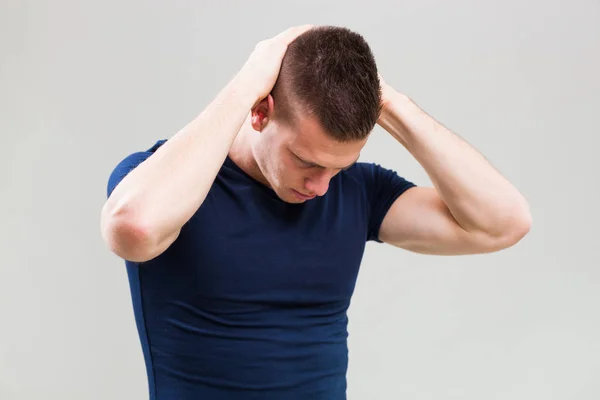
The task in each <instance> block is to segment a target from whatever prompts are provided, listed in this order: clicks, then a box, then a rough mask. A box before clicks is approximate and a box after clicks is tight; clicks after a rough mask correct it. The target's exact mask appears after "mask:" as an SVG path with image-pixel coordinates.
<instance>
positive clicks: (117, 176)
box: [106, 140, 165, 197]
mask: <svg viewBox="0 0 600 400" xmlns="http://www.w3.org/2000/svg"><path fill="white" fill-rule="evenodd" d="M164 142H165V140H159V141H158V142H156V144H154V146H152V147H151V148H149V149H148V150H145V151H138V152H135V153H132V154H129V155H128V156H127V157H125V158H124V159H123V160H121V161H120V162H119V163H118V164H117V166H116V167H115V168H114V169H113V170H112V172H111V173H110V176H109V177H108V184H107V187H106V197H110V195H111V194H112V192H113V190H115V188H116V187H117V185H118V184H119V183H120V182H121V181H122V180H123V178H125V177H126V176H127V174H128V173H130V172H131V171H133V170H134V169H135V168H136V167H137V166H138V165H140V164H141V163H142V162H144V161H145V160H146V159H147V158H148V157H150V156H151V155H152V154H154V152H155V151H156V150H157V149H158V148H159V147H160V146H162V144H163V143H164Z"/></svg>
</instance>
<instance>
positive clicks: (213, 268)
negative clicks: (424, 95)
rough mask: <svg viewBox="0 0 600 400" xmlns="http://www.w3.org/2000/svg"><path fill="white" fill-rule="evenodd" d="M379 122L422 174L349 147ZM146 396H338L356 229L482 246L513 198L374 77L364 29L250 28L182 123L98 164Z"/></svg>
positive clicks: (508, 230) (375, 235) (484, 249)
mask: <svg viewBox="0 0 600 400" xmlns="http://www.w3.org/2000/svg"><path fill="white" fill-rule="evenodd" d="M377 123H379V124H380V125H381V126H382V127H383V128H384V129H385V130H386V131H387V132H389V133H390V134H391V135H392V136H393V137H394V138H395V139H397V141H398V142H399V143H400V144H402V145H403V146H404V147H405V148H406V149H408V151H410V153H411V154H412V155H413V156H414V157H415V158H416V159H417V160H418V161H419V162H420V164H421V165H422V166H423V168H424V169H425V170H426V171H427V173H428V174H429V176H430V177H431V180H432V182H433V184H434V187H431V188H428V187H417V186H416V185H415V184H413V183H411V182H410V181H408V180H405V179H404V178H402V177H400V176H399V175H397V174H396V173H395V172H394V171H391V170H388V169H385V168H383V167H381V166H379V165H376V164H370V163H362V162H357V159H358V158H359V155H360V152H361V149H362V148H363V146H364V145H365V143H366V141H367V139H368V137H369V134H370V132H371V131H372V129H373V128H374V126H375V124H377ZM108 196H109V197H108V201H107V202H106V205H105V206H104V208H103V211H102V223H101V225H102V235H103V238H104V239H105V241H106V243H107V244H108V246H109V247H110V249H111V250H112V251H113V252H114V253H115V254H117V255H119V256H120V257H122V258H123V259H124V260H126V265H127V271H128V274H129V279H130V286H131V293H132V299H133V304H134V310H135V317H136V322H137V326H138V330H139V335H140V339H141V343H142V349H143V351H144V357H145V361H146V367H147V374H148V380H149V389H150V397H151V399H158V400H167V399H185V400H187V399H261V400H269V399H286V400H293V399H308V398H310V399H327V400H336V399H345V398H346V394H345V393H346V371H347V363H348V353H347V342H346V339H347V330H346V328H347V317H346V311H347V308H348V306H349V304H350V299H351V296H352V293H353V290H354V286H355V282H356V278H357V273H358V270H359V265H360V262H361V258H362V256H363V251H364V248H365V243H366V241H368V240H373V241H377V242H385V243H389V244H391V245H394V246H397V247H399V248H402V249H406V250H409V251H414V252H420V253H427V254H445V255H450V254H474V253H488V252H493V251H498V250H500V249H504V248H507V247H509V246H511V245H513V244H515V243H517V242H518V241H519V240H520V239H521V238H522V237H523V236H524V235H525V234H526V233H527V232H528V230H529V227H530V223H531V222H530V221H531V217H530V214H529V210H528V205H527V202H526V200H525V199H524V198H523V196H521V195H520V194H519V192H518V191H517V190H516V189H515V188H514V187H513V186H512V185H511V184H510V183H509V182H508V181H507V180H506V179H504V178H503V177H502V176H501V175H500V174H499V173H498V172H497V171H496V170H495V169H493V168H492V166H490V165H489V164H488V163H487V162H486V160H485V159H484V157H482V156H481V155H480V154H479V153H477V152H476V151H475V150H474V149H473V148H471V147H470V146H469V145H468V144H466V143H465V142H464V141H462V140H460V139H459V138H458V137H457V136H456V135H454V134H453V133H451V132H449V131H448V130H447V129H445V128H444V127H442V126H441V125H439V124H438V123H436V122H435V121H434V120H433V119H432V118H430V117H429V116H428V115H427V114H425V113H424V112H423V111H421V110H420V109H419V108H418V107H417V106H416V105H415V104H413V103H412V102H411V101H410V100H409V99H408V98H407V97H406V96H404V95H402V94H401V93H398V92H397V91H395V90H394V89H393V88H391V87H390V86H389V85H387V84H386V83H385V82H383V80H381V79H380V77H379V74H378V72H377V67H376V64H375V61H374V58H373V55H372V53H371V50H370V49H369V47H368V45H367V44H366V43H365V41H364V40H363V38H362V37H361V36H360V35H358V34H356V33H353V32H351V31H349V30H347V29H344V28H337V27H312V26H301V27H295V28H290V29H289V30H287V31H285V32H283V33H281V34H279V35H278V36H276V37H274V38H272V39H269V40H265V41H263V42H261V43H259V44H258V45H257V46H256V48H255V50H254V52H253V53H252V54H251V56H250V57H249V59H248V60H247V62H246V63H245V65H244V66H243V68H242V69H241V70H240V71H239V73H238V74H237V75H236V76H235V77H234V78H233V79H232V80H231V82H229V83H228V85H227V86H226V87H225V88H224V89H223V90H222V91H221V92H220V93H219V94H218V96H217V97H216V98H215V99H214V100H213V101H212V102H211V103H210V104H209V105H208V106H207V108H206V109H205V110H204V111H202V112H201V113H200V114H199V116H198V117H197V118H195V119H194V120H193V121H191V122H190V123H189V124H188V125H187V126H185V127H184V128H183V129H182V130H181V131H180V132H178V133H177V134H175V135H174V136H172V137H171V138H170V139H169V140H161V141H159V142H157V143H156V144H155V145H154V146H152V147H151V148H150V149H148V150H147V151H142V152H137V153H134V154H131V155H129V156H128V157H126V158H125V159H124V160H123V161H122V162H120V163H119V165H118V166H117V167H116V168H115V170H114V171H113V173H112V174H111V177H110V179H109V185H108Z"/></svg>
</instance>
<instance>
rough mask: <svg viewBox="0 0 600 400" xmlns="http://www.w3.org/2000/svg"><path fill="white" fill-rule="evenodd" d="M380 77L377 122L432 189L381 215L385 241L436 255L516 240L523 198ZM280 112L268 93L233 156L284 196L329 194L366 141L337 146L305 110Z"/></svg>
mask: <svg viewBox="0 0 600 400" xmlns="http://www.w3.org/2000/svg"><path fill="white" fill-rule="evenodd" d="M381 82H382V89H383V99H382V100H383V104H382V113H381V116H380V118H379V120H378V121H377V122H378V124H379V125H380V126H381V127H383V128H384V130H385V131H387V132H388V133H389V134H390V135H392V137H394V138H395V139H396V141H397V142H398V143H399V144H401V145H402V146H403V147H404V148H405V149H407V150H408V151H409V152H410V153H411V154H412V155H413V156H414V157H415V158H416V159H417V161H418V162H419V163H420V164H421V166H423V168H424V169H425V170H426V171H427V173H428V175H429V176H430V177H431V179H432V182H433V187H416V188H412V189H410V190H408V191H407V192H405V193H404V194H403V195H402V196H400V197H399V198H398V199H397V200H396V201H395V202H394V204H393V205H392V206H391V208H390V210H389V211H388V213H387V215H386V216H385V218H384V220H383V223H382V225H381V228H380V232H379V236H380V239H381V240H382V241H383V242H385V243H388V244H391V245H393V246H395V247H399V248H403V249H406V250H409V251H413V252H417V253H423V254H432V255H465V254H481V253H490V252H494V251H499V250H502V249H505V248H508V247H510V246H513V245H514V244H516V243H518V242H519V241H520V240H521V239H522V238H523V237H524V236H525V235H526V234H527V233H528V232H529V229H530V226H531V214H530V212H529V205H528V203H527V201H526V200H525V199H524V197H523V196H522V195H521V194H520V193H519V192H518V191H517V189H516V188H515V187H514V186H513V185H512V184H511V183H510V182H509V181H508V180H507V179H506V178H504V177H503V176H502V175H501V174H500V173H499V172H498V171H497V170H496V169H495V168H493V167H492V166H491V165H490V164H489V163H488V162H487V161H486V159H485V158H484V157H483V156H482V155H481V154H480V153H479V152H477V151H476V150H475V149H474V148H473V147H471V146H470V145H468V144H467V143H466V142H465V141H463V140H462V139H460V138H459V137H458V136H457V135H455V134H454V133H452V132H450V131H449V130H448V129H446V128H445V127H443V126H442V125H441V124H439V123H438V122H437V121H435V120H434V119H433V118H432V117H430V116H429V115H427V114H426V113H425V112H424V111H423V110H421V109H420V108H418V107H417V106H416V104H414V103H413V102H412V101H410V99H408V97H406V96H405V95H403V94H401V93H399V92H397V91H396V90H394V89H393V88H392V87H391V86H389V85H388V84H387V83H386V82H385V81H384V80H383V79H381ZM276 109H277V105H276V104H274V101H273V98H272V97H271V96H267V98H265V99H264V100H263V101H261V102H260V103H259V104H258V105H257V106H256V107H255V108H253V110H252V112H251V114H250V116H249V118H248V119H247V120H246V122H245V124H244V125H243V126H242V129H241V131H240V133H239V135H238V138H237V139H236V141H235V142H234V145H233V146H232V148H231V151H230V157H231V158H232V159H233V160H234V161H235V162H236V163H237V164H238V165H239V166H240V167H241V168H242V169H244V170H245V171H246V172H247V173H248V174H249V175H251V176H253V177H254V178H255V179H257V180H258V181H260V182H262V183H263V184H265V185H267V186H269V187H271V188H272V189H273V190H274V191H275V192H276V193H277V195H278V196H279V197H280V198H281V199H282V200H284V201H287V202H290V203H301V202H304V201H310V199H307V198H302V197H300V196H299V195H298V192H299V193H300V194H305V195H308V196H323V195H325V193H326V192H327V189H328V186H329V182H330V180H331V178H332V177H333V176H335V175H336V174H338V173H339V172H340V171H341V170H342V169H343V168H346V167H348V166H351V165H352V164H353V163H354V162H355V161H356V160H357V159H358V157H359V155H360V151H361V150H362V148H363V147H364V145H365V144H366V142H367V138H365V139H364V140H362V141H356V142H350V143H340V142H337V141H335V140H333V139H332V138H331V137H330V136H329V135H327V132H325V131H324V129H323V128H322V127H321V126H320V124H319V123H318V121H316V120H315V119H314V118H311V117H310V116H308V115H307V116H304V117H301V116H300V117H298V118H296V121H295V123H294V124H292V125H291V126H290V125H287V124H284V123H280V122H278V121H277V118H276V116H277V113H276ZM473 171H477V173H473Z"/></svg>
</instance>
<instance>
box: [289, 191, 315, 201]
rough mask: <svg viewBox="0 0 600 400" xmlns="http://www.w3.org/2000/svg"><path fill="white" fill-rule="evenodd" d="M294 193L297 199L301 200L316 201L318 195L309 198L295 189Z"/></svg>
mask: <svg viewBox="0 0 600 400" xmlns="http://www.w3.org/2000/svg"><path fill="white" fill-rule="evenodd" d="M292 191H293V192H294V194H295V195H296V196H297V197H299V198H301V199H302V200H310V199H314V198H315V197H316V195H314V194H313V195H312V196H308V195H305V194H302V193H300V192H299V191H297V190H294V189H292Z"/></svg>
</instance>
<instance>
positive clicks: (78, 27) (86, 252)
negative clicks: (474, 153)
mask: <svg viewBox="0 0 600 400" xmlns="http://www.w3.org/2000/svg"><path fill="white" fill-rule="evenodd" d="M306 22H308V23H314V24H334V25H344V26H347V27H350V28H352V29H355V30H357V31H359V32H361V33H362V34H364V36H365V37H366V38H367V40H368V41H369V42H370V43H371V45H372V47H373V49H374V52H375V54H376V57H377V60H378V63H379V65H380V68H381V71H382V74H383V76H384V77H385V78H386V80H387V81H388V82H389V83H391V84H392V85H393V86H395V87H396V88H397V89H398V90H400V91H403V92H404V93H406V94H408V95H409V96H411V97H412V98H413V99H414V100H415V101H416V102H417V103H418V104H419V105H420V106H422V107H423V108H424V109H425V110H426V111H427V112H429V113H430V114H432V115H433V116H434V117H435V118H436V119H438V120H439V121H441V122H442V123H444V124H445V125H446V126H448V127H449V128H451V129H453V130H454V131H455V132H457V133H459V134H460V135H461V136H462V137H463V138H465V139H466V140H467V141H469V142H470V143H471V144H473V145H474V146H475V147H476V148H478V149H479V150H480V151H481V152H483V154H484V155H485V156H486V157H487V158H488V159H489V160H490V161H491V162H492V163H493V164H494V165H495V166H496V167H498V168H499V169H500V170H501V172H502V173H503V174H505V175H506V176H507V177H508V178H509V179H511V180H512V181H513V182H514V183H515V185H516V186H517V187H518V188H519V189H520V190H522V192H523V193H524V194H525V195H526V197H527V198H528V199H529V201H530V203H531V207H532V212H533V219H534V224H533V228H532V231H531V233H530V234H529V235H528V236H527V237H526V238H525V239H524V240H523V241H522V242H521V243H519V244H518V245H517V246H515V247H513V248H511V249H508V250H505V251H502V252H500V253H496V254H493V255H484V256H469V257H433V256H421V255H416V254H411V253H407V252H404V251H400V250H396V249H394V248H391V247H389V246H386V245H379V244H369V245H368V247H367V252H366V254H365V259H364V264H363V269H362V271H361V275H360V277H359V282H358V287H357V290H356V295H355V298H354V301H353V304H352V308H351V311H350V318H351V322H350V339H349V340H350V343H349V345H350V359H351V360H350V371H349V374H348V378H349V389H348V393H349V398H350V399H355V400H356V399H415V400H424V399H436V400H438V399H457V400H458V399H461V400H462V399H511V400H514V399H528V400H530V399H544V400H550V399H561V400H562V399H577V400H584V399H585V400H592V399H598V398H600V312H599V311H600V310H599V305H600V262H599V257H598V252H597V249H598V246H599V245H600V240H599V236H600V235H599V234H598V228H597V227H598V223H599V222H600V218H599V211H598V210H599V207H598V205H599V204H600V193H599V191H598V180H597V173H598V172H599V171H600V168H599V166H598V147H597V146H598V133H599V132H598V122H597V121H598V120H597V116H598V111H599V110H600V96H599V94H598V93H599V90H600V79H599V77H598V73H599V71H600V56H599V50H600V3H599V2H598V1H597V0H576V1H568V0H562V1H558V0H550V1H549V0H544V1H542V0H535V1H531V0H529V1H519V0H511V1H502V2H501V1H475V0H471V1H467V0H461V1H452V2H448V1H442V0H438V1H433V0H426V1H424V0H419V1H416V0H413V1H395V2H383V1H368V2H364V1H362V2H348V1H342V0H340V1H336V2H324V1H306V0H303V1H297V2H292V1H265V0H263V1H260V2H241V1H239V2H238V1H221V2H208V1H191V0H188V1H169V2H167V1H157V0H154V1H147V0H145V1H141V0H137V1H125V2H122V1H116V0H110V1H102V2H100V1H97V2H81V1H75V0H71V1H66V0H61V1H37V2H33V1H22V0H21V1H17V0H12V1H10V0H9V1H7V0H3V1H2V3H1V8H0V48H1V53H0V57H1V62H0V68H1V69H0V71H1V80H0V133H1V141H0V146H1V147H0V149H1V150H2V157H1V158H0V163H1V164H0V167H1V168H0V171H1V172H0V173H1V174H2V180H1V185H0V190H1V191H2V192H1V194H2V195H1V196H0V201H1V207H0V210H1V211H0V212H1V213H2V215H1V220H2V230H1V235H2V237H1V241H0V243H1V246H2V248H1V264H0V398H1V399H7V400H16V399H19V400H21V399H28V400H29V399H61V400H66V399H102V400H104V399H144V398H147V387H146V375H145V370H144V366H143V359H142V352H141V349H140V345H139V342H138V338H137V332H136V330H135V324H134V320H133V313H132V310H131V304H130V297H129V291H128V286H127V279H126V274H125V270H124V268H123V263H122V262H121V261H120V260H119V259H118V258H117V257H116V256H113V255H112V254H111V253H109V252H108V250H107V249H106V247H105V246H104V244H103V243H102V241H101V238H100V228H99V217H100V210H101V207H102V204H103V202H104V200H105V190H106V181H107V178H108V175H109V173H110V171H111V170H112V168H113V167H114V166H115V164H116V163H117V162H118V161H119V160H120V159H122V158H123V157H124V156H125V155H126V154H128V153H130V152H133V151H137V150H140V149H145V148H147V147H149V146H150V145H152V144H153V143H154V141H155V140H157V139H161V138H166V137H169V136H170V135H172V134H173V133H175V132H176V131H177V130H178V129H179V128H181V127H182V126H183V125H184V124H186V123H187V122H188V121H189V120H190V119H192V118H193V117H194V116H196V115H197V114H198V113H199V112H200V111H201V110H202V108H203V107H204V106H206V105H207V103H208V102H209V101H210V100H211V99H212V97H213V96H214V95H216V93H217V92H218V91H219V90H220V89H221V87H222V86H223V85H224V84H225V83H226V82H227V81H228V80H229V79H230V78H231V77H232V76H233V74H234V73H235V72H236V71H237V70H238V68H240V67H241V65H242V63H243V62H244V61H245V60H246V58H247V56H248V55H249V54H250V52H251V50H252V48H253V46H254V44H255V43H256V42H257V41H259V40H261V39H263V38H266V37H269V36H272V35H274V34H277V33H279V32H280V31H281V30H283V29H285V28H287V27H288V26H290V25H296V24H303V23H306ZM362 160H364V161H376V162H379V163H381V164H383V165H385V166H388V167H391V168H394V169H396V170H398V171H399V173H400V174H401V175H403V176H405V177H407V178H409V179H411V180H413V181H415V182H417V183H419V184H421V185H424V184H428V183H429V181H428V178H427V176H426V174H425V173H424V171H423V170H422V169H421V168H420V166H419V165H418V164H417V163H416V162H415V161H414V160H413V159H412V158H411V157H410V156H409V154H408V153H407V152H406V151H405V150H404V148H402V147H401V145H400V144H397V143H396V142H395V141H394V140H393V139H392V138H391V136H389V135H387V134H386V133H385V132H384V131H383V130H381V129H380V128H377V129H376V131H375V132H374V134H373V137H372V139H371V140H370V142H369V143H368V145H367V148H366V150H365V151H364V153H363V157H362Z"/></svg>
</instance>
